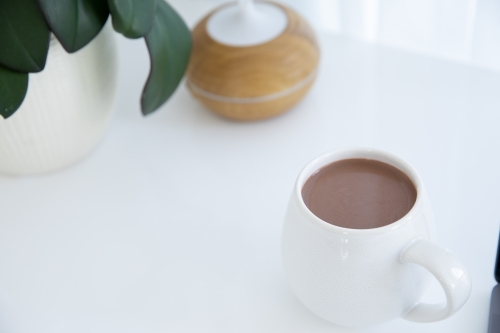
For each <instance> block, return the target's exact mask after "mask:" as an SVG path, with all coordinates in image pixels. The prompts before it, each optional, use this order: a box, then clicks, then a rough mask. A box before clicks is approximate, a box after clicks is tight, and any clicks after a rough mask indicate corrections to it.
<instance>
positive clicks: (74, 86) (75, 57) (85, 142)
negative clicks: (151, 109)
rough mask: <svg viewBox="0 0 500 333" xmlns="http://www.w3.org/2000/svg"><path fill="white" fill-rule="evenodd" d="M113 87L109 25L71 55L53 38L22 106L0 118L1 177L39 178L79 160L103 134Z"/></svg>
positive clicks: (113, 55) (113, 54)
mask: <svg viewBox="0 0 500 333" xmlns="http://www.w3.org/2000/svg"><path fill="white" fill-rule="evenodd" d="M116 87H117V55H116V42H115V37H114V33H113V31H112V28H111V25H110V24H107V25H106V26H105V27H104V28H103V30H102V31H101V32H100V33H99V35H98V36H97V37H96V38H95V39H94V40H93V41H92V42H90V43H89V44H88V45H87V46H86V47H84V48H83V49H82V50H80V51H78V52H76V53H73V54H68V53H67V52H66V51H65V50H64V49H63V47H62V46H61V44H60V43H59V42H58V41H57V40H56V39H55V38H52V39H51V43H50V48H49V54H48V58H47V65H46V67H45V70H44V71H42V72H41V73H37V74H30V77H29V87H28V92H27V95H26V98H25V100H24V102H23V104H22V105H21V107H20V108H19V109H18V110H17V112H16V113H15V114H14V115H13V116H11V117H10V118H8V119H6V120H5V119H3V118H2V117H0V172H1V173H5V174H12V175H23V174H38V173H43V172H49V171H54V170H57V169H60V168H63V167H66V166H68V165H71V164H73V163H74V162H76V161H78V160H80V159H81V158H82V157H83V156H85V155H86V154H88V153H89V152H90V151H91V150H92V149H93V148H94V147H95V146H96V145H97V144H98V142H99V141H100V139H101V138H102V136H103V135H104V132H105V130H106V128H107V126H108V123H109V121H110V119H111V115H112V112H113V108H114V100H115V94H116Z"/></svg>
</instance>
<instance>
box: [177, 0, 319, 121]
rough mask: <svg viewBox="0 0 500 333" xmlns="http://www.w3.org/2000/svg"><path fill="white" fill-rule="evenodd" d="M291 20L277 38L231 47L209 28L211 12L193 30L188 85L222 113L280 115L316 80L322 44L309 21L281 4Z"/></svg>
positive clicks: (245, 117) (248, 116)
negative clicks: (207, 27)
mask: <svg viewBox="0 0 500 333" xmlns="http://www.w3.org/2000/svg"><path fill="white" fill-rule="evenodd" d="M274 4H275V5H277V6H279V7H281V8H282V9H283V10H284V11H285V13H286V15H287V16H288V26H287V28H286V29H285V31H284V32H283V33H282V34H281V35H279V36H278V37H276V38H275V39H273V40H271V41H269V42H266V43H263V44H259V45H255V46H249V47H233V46H228V45H223V44H221V43H218V42H216V41H215V40H213V39H212V38H211V37H210V36H209V35H208V33H207V29H206V25H207V21H208V19H209V18H210V16H211V15H212V14H213V13H214V12H215V11H217V10H219V9H220V8H219V9H216V10H215V11H214V12H212V13H210V14H209V15H207V16H206V17H205V18H204V19H202V20H201V22H200V23H198V25H197V26H196V27H195V28H194V30H193V51H192V55H191V60H190V65H189V68H188V72H187V82H188V83H187V85H188V88H189V89H190V91H191V92H192V94H193V95H194V96H195V97H196V98H197V99H198V100H199V101H200V102H201V103H202V104H204V105H205V106H206V107H208V108H209V109H210V110H212V111H214V112H215V113H217V114H220V115H222V116H224V117H228V118H232V119H237V120H259V119H265V118H269V117H273V116H276V115H278V114H280V113H283V112H285V111H286V110H288V109H290V108H291V107H292V106H293V105H295V104H296V103H297V102H299V101H300V100H301V99H302V98H303V97H304V95H305V94H306V93H307V91H308V90H309V89H310V87H311V86H312V84H313V82H314V79H315V74H316V70H317V66H318V62H319V54H320V52H319V48H318V44H317V41H316V37H315V35H314V31H313V30H312V28H311V27H310V25H309V24H308V23H307V22H306V21H305V20H304V19H303V18H302V17H301V16H300V15H298V14H297V13H296V12H294V11H293V10H291V9H290V8H287V7H284V6H282V5H279V4H276V3H274Z"/></svg>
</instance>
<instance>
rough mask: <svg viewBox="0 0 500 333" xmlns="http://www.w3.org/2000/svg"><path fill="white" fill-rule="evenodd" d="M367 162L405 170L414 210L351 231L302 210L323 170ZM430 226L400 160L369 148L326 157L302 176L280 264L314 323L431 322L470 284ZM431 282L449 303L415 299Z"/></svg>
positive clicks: (423, 200) (447, 312)
mask: <svg viewBox="0 0 500 333" xmlns="http://www.w3.org/2000/svg"><path fill="white" fill-rule="evenodd" d="M350 158H365V159H372V160H378V161H381V162H384V163H387V164H390V165H392V166H394V167H396V168H398V169H399V170H401V171H403V172H404V173H405V174H406V175H408V177H409V178H410V179H411V180H412V182H413V184H414V185H415V187H416V189H417V199H416V201H415V204H414V206H413V208H412V209H411V210H410V211H409V212H408V213H407V214H406V215H405V216H404V217H402V218H401V219H400V220H398V221H396V222H394V223H391V224H388V225H386V226H383V227H379V228H373V229H348V228H342V227H338V226H335V225H332V224H330V223H327V222H325V221H323V220H321V219H320V218H318V217H316V216H315V215H314V214H313V213H312V212H311V211H310V210H309V209H308V208H307V207H306V205H305V204H304V201H303V199H302V194H301V191H302V187H303V185H304V183H305V182H306V180H307V179H308V178H309V177H310V176H311V175H312V174H313V173H314V172H315V171H317V170H318V169H320V168H321V167H323V166H325V165H327V164H330V163H332V162H335V161H339V160H344V159H350ZM435 242H436V236H435V228H434V221H433V217H432V212H431V209H430V205H429V202H428V199H427V195H426V193H425V190H424V188H423V185H422V181H421V179H420V177H419V175H418V174H417V172H416V171H415V170H414V169H413V168H412V167H411V166H410V165H409V164H408V163H406V162H405V161H403V160H402V159H400V158H398V157H397V156H394V155H391V154H388V153H385V152H382V151H378V150H373V149H348V150H343V151H333V152H328V153H326V154H323V155H321V156H319V157H317V158H316V159H314V160H313V161H311V162H310V163H309V164H308V165H307V166H306V167H305V168H304V169H303V170H302V172H301V173H300V175H299V177H298V179H297V182H296V184H295V187H294V190H293V193H292V197H291V199H290V202H289V205H288V210H287V213H286V217H285V222H284V226H283V235H282V258H283V264H284V268H285V272H286V275H287V277H288V279H289V281H290V284H291V286H292V289H293V291H294V292H295V294H296V295H297V297H298V298H299V299H300V301H302V303H303V304H304V305H305V306H306V307H307V308H309V310H311V311H312V312H313V313H315V314H317V315H318V316H320V317H322V318H324V319H326V320H328V321H330V322H333V323H335V324H338V325H342V326H350V327H360V326H367V325H373V324H379V323H383V322H386V321H389V320H392V319H394V318H398V317H403V318H404V319H406V320H409V321H414V322H433V321H438V320H442V319H445V318H448V317H450V316H451V315H453V314H454V313H455V312H457V311H458V310H459V309H460V308H461V307H462V306H463V305H464V304H465V302H466V301H467V299H468V298H469V295H470V292H471V280H470V277H469V274H468V273H467V271H466V269H465V267H464V266H463V265H462V263H461V262H460V261H459V260H458V259H457V258H456V257H455V256H454V255H453V254H452V253H451V252H450V251H448V250H447V249H445V248H443V247H441V246H439V245H437V244H436V243H435ZM431 274H432V275H434V277H435V278H436V279H437V280H438V281H439V283H440V284H441V286H442V287H443V289H444V292H445V295H446V303H443V304H426V303H420V302H419V300H420V298H421V296H422V294H423V293H424V291H425V289H426V287H427V286H428V283H429V282H430V279H431V278H432V276H431Z"/></svg>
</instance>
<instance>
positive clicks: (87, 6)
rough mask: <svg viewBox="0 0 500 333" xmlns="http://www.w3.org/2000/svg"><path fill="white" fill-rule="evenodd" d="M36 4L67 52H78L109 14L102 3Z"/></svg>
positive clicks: (56, 0)
mask: <svg viewBox="0 0 500 333" xmlns="http://www.w3.org/2000/svg"><path fill="white" fill-rule="evenodd" d="M0 1H2V0H0ZM3 1H17V0H3ZM38 2H39V3H40V7H41V8H42V12H43V14H44V15H45V18H46V19H47V22H48V23H49V26H50V29H51V30H52V32H53V33H54V35H56V37H57V39H58V40H59V42H61V44H62V46H63V47H64V49H65V50H66V51H68V52H70V53H72V52H76V51H78V50H80V49H81V48H82V47H84V46H85V45H87V44H88V43H89V42H90V41H91V40H92V39H94V37H95V36H97V34H98V33H99V31H101V29H102V27H103V26H104V24H105V23H106V20H107V18H108V15H109V9H108V4H107V2H106V0H38Z"/></svg>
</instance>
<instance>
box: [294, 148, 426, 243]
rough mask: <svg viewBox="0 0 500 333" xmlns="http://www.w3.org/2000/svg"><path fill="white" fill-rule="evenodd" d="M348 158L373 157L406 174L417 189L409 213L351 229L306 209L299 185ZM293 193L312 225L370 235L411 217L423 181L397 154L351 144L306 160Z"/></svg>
mask: <svg viewBox="0 0 500 333" xmlns="http://www.w3.org/2000/svg"><path fill="white" fill-rule="evenodd" d="M351 158H364V159H369V160H376V161H379V162H383V163H387V164H389V165H391V166H393V167H395V168H396V169H398V170H400V171H402V172H403V173H404V174H405V175H407V176H408V178H410V180H411V181H412V183H413V185H414V186H415V189H416V190H417V197H416V199H415V203H414V204H413V206H412V208H411V209H410V211H409V212H408V213H406V214H405V215H404V216H403V217H402V218H400V219H399V220H397V221H394V222H392V223H389V224H387V225H384V226H382V227H377V228H369V229H352V228H344V227H339V226H337V225H334V224H331V223H328V222H326V221H324V220H322V219H320V218H319V217H317V216H316V215H315V214H314V213H313V212H311V210H309V208H308V207H307V206H306V204H305V202H304V199H303V198H302V187H303V186H304V184H305V182H306V181H307V179H309V177H310V176H311V175H312V174H313V173H314V172H316V171H317V170H319V169H320V168H322V167H324V166H326V165H328V164H330V163H333V162H337V161H341V160H346V159H351ZM294 195H295V197H296V199H297V202H298V206H299V208H300V210H301V211H302V213H303V214H304V215H305V216H306V217H307V218H308V220H310V221H313V222H314V223H315V224H317V225H319V226H320V227H322V228H324V229H327V230H329V231H333V232H335V233H343V234H360V235H369V234H378V233H383V232H386V231H390V230H394V229H397V228H399V227H400V226H402V225H403V224H405V223H406V222H408V221H409V220H411V219H412V217H413V216H414V215H416V211H417V210H418V207H420V205H421V201H422V196H423V184H422V180H421V179H420V176H419V174H418V173H417V171H416V170H415V169H414V168H413V167H412V166H411V165H410V164H409V163H408V162H406V161H405V160H404V159H402V158H401V157H398V156H396V155H394V154H391V153H389V152H386V151H384V150H380V149H375V148H364V147H354V148H344V149H335V150H330V151H328V152H326V153H323V154H321V155H319V156H317V157H316V158H314V159H313V160H311V161H310V162H309V163H307V164H306V166H305V167H304V168H303V169H302V171H300V173H299V176H298V177H297V181H296V182H295V188H294Z"/></svg>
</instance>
